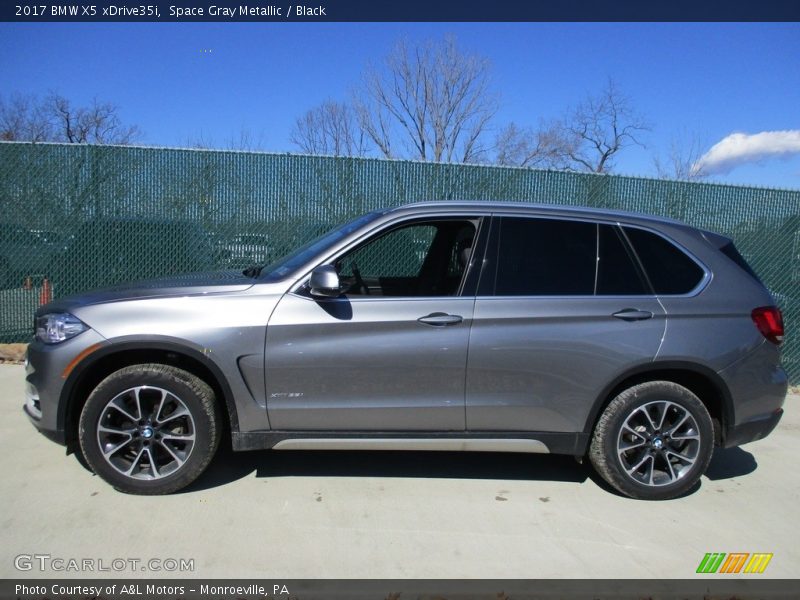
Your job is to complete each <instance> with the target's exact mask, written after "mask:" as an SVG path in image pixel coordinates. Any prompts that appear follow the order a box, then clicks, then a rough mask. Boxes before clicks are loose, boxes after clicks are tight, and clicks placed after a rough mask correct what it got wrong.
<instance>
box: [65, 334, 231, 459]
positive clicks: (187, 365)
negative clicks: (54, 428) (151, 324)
mask: <svg viewBox="0 0 800 600" xmlns="http://www.w3.org/2000/svg"><path fill="white" fill-rule="evenodd" d="M147 363H159V364H166V365H170V366H173V367H177V368H180V369H183V370H185V371H187V372H189V373H192V374H193V375H195V376H197V377H199V378H200V379H202V380H203V381H205V382H206V383H207V384H208V385H210V386H211V388H212V389H213V390H214V394H215V396H216V398H217V404H218V405H219V406H220V408H223V407H224V408H225V410H221V411H220V412H221V414H222V419H223V423H224V427H225V430H227V431H228V432H237V431H239V419H238V414H237V411H236V404H235V402H234V399H233V393H232V392H231V389H230V387H229V386H228V383H227V381H226V379H225V377H224V375H223V374H222V371H221V370H220V368H219V367H218V366H217V365H216V364H214V362H213V361H211V360H209V359H208V358H207V357H206V356H205V355H204V354H203V353H202V352H200V351H199V350H196V349H194V348H190V347H187V346H184V345H181V344H178V343H176V342H172V341H166V340H160V341H147V342H145V341H129V342H121V343H114V344H111V345H107V346H104V347H102V348H100V349H98V350H97V351H95V352H93V353H91V354H90V355H88V356H87V357H86V358H84V359H83V360H82V361H81V362H80V363H78V364H77V365H76V366H75V368H74V369H73V370H72V372H71V373H70V374H69V376H68V377H67V380H66V382H65V383H64V387H63V390H62V393H61V394H62V401H61V402H60V403H59V414H58V424H59V428H62V427H63V431H64V436H65V440H66V444H67V452H68V453H70V452H74V451H75V450H76V449H77V448H78V437H77V430H78V421H79V419H80V414H81V411H82V410H83V406H84V404H85V403H86V400H87V399H88V397H89V395H90V394H91V391H92V390H93V389H94V388H95V387H96V386H97V384H99V383H100V382H101V381H102V380H103V379H105V378H106V377H108V376H109V375H110V374H111V373H113V372H115V371H118V370H119V369H122V368H124V367H128V366H131V365H136V364H147Z"/></svg>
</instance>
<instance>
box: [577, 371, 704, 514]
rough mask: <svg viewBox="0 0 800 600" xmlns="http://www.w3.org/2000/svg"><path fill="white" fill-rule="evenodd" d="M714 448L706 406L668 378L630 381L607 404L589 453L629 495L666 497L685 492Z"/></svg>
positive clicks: (602, 473)
mask: <svg viewBox="0 0 800 600" xmlns="http://www.w3.org/2000/svg"><path fill="white" fill-rule="evenodd" d="M713 450H714V426H713V424H712V422H711V417H710V416H709V414H708V410H707V409H706V407H705V406H704V405H703V403H702V402H701V401H700V399H699V398H698V397H697V396H695V395H694V394H693V393H692V392H691V391H689V390H688V389H686V388H685V387H683V386H680V385H678V384H676V383H672V382H669V381H651V382H648V383H642V384H639V385H636V386H633V387H631V388H629V389H627V390H625V391H624V392H622V393H621V394H619V395H618V396H617V397H616V398H614V399H613V400H612V401H611V403H610V404H609V405H608V407H606V409H605V411H604V412H603V414H602V416H601V417H600V420H599V422H598V423H597V427H596V428H595V431H594V434H593V436H592V443H591V446H590V450H589V458H590V459H591V461H592V464H593V465H594V467H595V469H596V470H597V472H598V473H599V474H600V476H601V477H602V478H603V479H605V480H606V481H607V482H608V483H609V484H610V485H611V486H613V487H614V488H615V489H617V490H618V491H620V492H621V493H623V494H625V495H626V496H630V497H631V498H639V499H643V500H666V499H669V498H674V497H676V496H680V495H681V494H684V493H686V492H687V491H689V490H690V489H691V488H692V487H693V486H694V485H695V484H696V483H697V481H698V480H699V479H700V476H701V475H702V474H703V473H704V472H705V470H706V468H707V467H708V463H709V461H710V460H711V454H712V452H713Z"/></svg>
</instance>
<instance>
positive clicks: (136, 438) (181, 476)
mask: <svg viewBox="0 0 800 600" xmlns="http://www.w3.org/2000/svg"><path fill="white" fill-rule="evenodd" d="M78 434H79V439H80V444H81V450H82V451H83V455H84V457H85V458H86V461H87V462H88V463H89V465H90V466H91V468H92V470H93V471H94V472H95V473H96V474H97V475H99V476H100V477H102V478H103V479H104V480H106V481H107V482H108V483H110V484H111V485H112V486H114V487H115V488H116V489H118V490H120V491H122V492H127V493H131V494H148V495H153V494H169V493H171V492H175V491H177V490H179V489H181V488H183V487H185V486H187V485H189V484H190V483H191V482H192V481H194V480H195V479H197V477H198V476H199V475H200V474H201V473H202V472H203V471H204V470H205V468H206V467H207V466H208V464H209V462H211V458H212V457H213V456H214V453H215V452H216V449H217V446H218V445H219V440H220V434H221V424H220V418H219V415H218V411H217V408H216V404H215V398H214V392H213V390H212V389H211V387H209V385H208V384H206V383H205V382H204V381H203V380H202V379H200V378H198V377H196V376H195V375H192V374H191V373H188V372H186V371H184V370H182V369H178V368H175V367H171V366H168V365H160V364H144V365H133V366H130V367H126V368H124V369H120V370H119V371H116V372H115V373H112V374H111V375H109V376H108V377H107V378H106V379H104V380H103V381H102V382H101V383H100V385H98V386H97V388H95V390H94V391H93V392H92V394H91V395H90V396H89V399H88V400H87V401H86V404H85V406H84V407H83V411H82V412H81V418H80V423H79V431H78Z"/></svg>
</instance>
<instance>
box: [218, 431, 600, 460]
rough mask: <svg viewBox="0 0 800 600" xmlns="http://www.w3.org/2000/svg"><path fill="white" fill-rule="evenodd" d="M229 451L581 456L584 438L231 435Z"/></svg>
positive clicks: (515, 433)
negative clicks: (370, 451) (356, 451)
mask: <svg viewBox="0 0 800 600" xmlns="http://www.w3.org/2000/svg"><path fill="white" fill-rule="evenodd" d="M231 437H232V442H233V449H234V450H236V451H243V450H269V449H273V450H416V451H426V452H427V451H435V450H441V451H448V452H452V451H470V452H528V453H537V454H568V455H572V456H583V455H584V454H586V450H587V448H588V443H589V436H588V434H585V433H553V432H549V431H542V432H537V431H524V432H521V431H472V432H465V431H346V432H343V431H245V432H241V431H234V432H233V433H232V436H231Z"/></svg>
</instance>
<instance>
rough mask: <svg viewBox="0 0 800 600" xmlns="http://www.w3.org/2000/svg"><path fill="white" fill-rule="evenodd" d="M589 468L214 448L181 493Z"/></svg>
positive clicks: (570, 461) (565, 475) (576, 478)
mask: <svg viewBox="0 0 800 600" xmlns="http://www.w3.org/2000/svg"><path fill="white" fill-rule="evenodd" d="M589 471H590V469H589V467H588V466H586V465H585V464H580V463H578V462H577V461H576V460H575V459H574V458H572V457H571V456H559V455H542V454H523V453H495V452H411V451H404V452H391V451H370V452H367V451H360V452H358V451H352V452H351V451H323V450H318V451H300V450H293V451H288V450H286V451H283V450H281V451H277V450H276V451H270V450H262V451H251V452H233V451H232V450H231V449H230V447H225V446H222V447H220V450H219V452H218V453H217V456H216V457H215V458H214V460H213V461H212V463H211V465H209V467H208V469H207V470H206V472H205V473H203V475H201V476H200V478H198V480H197V481H195V482H194V483H193V484H192V485H190V486H189V487H187V488H186V489H185V490H183V491H184V492H186V493H191V492H197V491H201V490H205V489H209V488H214V487H217V486H222V485H226V484H229V483H232V482H234V481H236V480H238V479H241V478H243V477H247V476H249V475H250V474H252V473H255V476H256V477H264V478H273V477H408V478H426V479H487V480H494V479H500V480H517V481H525V480H528V481H563V482H571V483H582V482H584V481H586V479H587V478H588V477H589Z"/></svg>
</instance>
